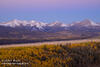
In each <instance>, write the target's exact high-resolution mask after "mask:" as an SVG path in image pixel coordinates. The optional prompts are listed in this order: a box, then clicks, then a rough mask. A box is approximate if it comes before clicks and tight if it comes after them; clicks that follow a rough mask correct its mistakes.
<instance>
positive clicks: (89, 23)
mask: <svg viewBox="0 0 100 67" xmlns="http://www.w3.org/2000/svg"><path fill="white" fill-rule="evenodd" d="M77 25H78V26H100V25H99V24H97V23H95V22H93V21H91V20H89V19H85V20H83V21H76V22H74V23H72V24H70V26H77Z"/></svg>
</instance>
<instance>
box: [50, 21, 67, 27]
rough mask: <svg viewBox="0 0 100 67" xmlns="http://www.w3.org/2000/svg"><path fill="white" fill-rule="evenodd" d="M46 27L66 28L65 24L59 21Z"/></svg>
mask: <svg viewBox="0 0 100 67" xmlns="http://www.w3.org/2000/svg"><path fill="white" fill-rule="evenodd" d="M48 26H61V27H67V24H63V23H61V22H59V21H56V22H53V23H50V24H49V25H48Z"/></svg>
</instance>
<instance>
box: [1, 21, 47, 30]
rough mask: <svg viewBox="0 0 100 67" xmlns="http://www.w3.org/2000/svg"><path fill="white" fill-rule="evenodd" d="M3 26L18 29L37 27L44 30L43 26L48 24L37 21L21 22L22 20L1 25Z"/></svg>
mask: <svg viewBox="0 0 100 67" xmlns="http://www.w3.org/2000/svg"><path fill="white" fill-rule="evenodd" d="M0 25H2V26H9V27H18V26H36V27H38V28H42V26H45V25H46V23H43V22H37V21H34V20H32V21H20V20H16V19H14V20H12V21H8V22H4V23H0Z"/></svg>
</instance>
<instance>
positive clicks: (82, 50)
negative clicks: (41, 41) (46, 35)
mask: <svg viewBox="0 0 100 67" xmlns="http://www.w3.org/2000/svg"><path fill="white" fill-rule="evenodd" d="M0 67H100V43H96V42H91V43H80V44H66V45H62V44H61V45H53V44H52V45H46V44H45V45H42V46H33V47H12V48H0Z"/></svg>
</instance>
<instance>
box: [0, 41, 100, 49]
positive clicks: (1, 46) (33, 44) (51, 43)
mask: <svg viewBox="0 0 100 67" xmlns="http://www.w3.org/2000/svg"><path fill="white" fill-rule="evenodd" d="M84 42H100V39H82V40H66V41H51V42H37V43H25V44H9V45H0V48H6V47H23V46H26V47H27V46H40V45H45V44H46V45H60V44H62V45H65V44H66V43H68V44H70V43H71V44H73V43H84Z"/></svg>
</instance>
